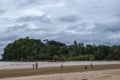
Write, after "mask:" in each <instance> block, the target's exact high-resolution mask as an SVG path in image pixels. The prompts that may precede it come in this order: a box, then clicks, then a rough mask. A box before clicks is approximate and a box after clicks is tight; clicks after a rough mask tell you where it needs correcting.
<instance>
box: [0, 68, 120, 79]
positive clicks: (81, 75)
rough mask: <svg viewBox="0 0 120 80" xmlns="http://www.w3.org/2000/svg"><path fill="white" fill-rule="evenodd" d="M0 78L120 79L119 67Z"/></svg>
mask: <svg viewBox="0 0 120 80" xmlns="http://www.w3.org/2000/svg"><path fill="white" fill-rule="evenodd" d="M0 80H120V69H112V70H100V71H87V72H72V73H62V74H45V75H37V76H25V77H15V78H5V79H0Z"/></svg>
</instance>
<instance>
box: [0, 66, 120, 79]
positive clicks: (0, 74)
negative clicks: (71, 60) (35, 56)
mask: <svg viewBox="0 0 120 80" xmlns="http://www.w3.org/2000/svg"><path fill="white" fill-rule="evenodd" d="M85 66H86V67H87V69H85ZM111 69H120V64H106V65H105V64H103V65H93V71H98V70H111ZM86 71H92V68H91V66H90V65H79V66H64V67H63V69H61V67H60V66H59V67H41V68H38V69H36V70H34V69H32V68H22V69H0V79H2V78H10V77H22V76H33V75H45V74H56V73H71V72H86Z"/></svg>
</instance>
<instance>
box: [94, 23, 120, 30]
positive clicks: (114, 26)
mask: <svg viewBox="0 0 120 80" xmlns="http://www.w3.org/2000/svg"><path fill="white" fill-rule="evenodd" d="M94 30H95V31H100V32H119V31H120V23H119V22H116V23H96V24H95V28H94Z"/></svg>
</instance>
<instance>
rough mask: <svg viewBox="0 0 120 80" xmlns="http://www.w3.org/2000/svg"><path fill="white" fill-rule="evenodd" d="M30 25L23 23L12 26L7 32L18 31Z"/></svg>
mask: <svg viewBox="0 0 120 80" xmlns="http://www.w3.org/2000/svg"><path fill="white" fill-rule="evenodd" d="M27 27H28V25H27V24H22V25H18V24H17V25H14V26H10V27H8V28H7V32H16V31H18V30H24V29H26V28H27Z"/></svg>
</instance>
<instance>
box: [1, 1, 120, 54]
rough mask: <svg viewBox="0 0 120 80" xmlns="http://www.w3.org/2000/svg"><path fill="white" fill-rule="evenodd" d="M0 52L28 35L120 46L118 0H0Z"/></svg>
mask: <svg viewBox="0 0 120 80" xmlns="http://www.w3.org/2000/svg"><path fill="white" fill-rule="evenodd" d="M0 33H1V36H0V53H3V49H4V47H5V46H6V45H7V44H8V43H11V42H13V41H14V40H16V39H19V38H24V37H27V36H28V37H30V38H35V39H36V38H37V39H42V40H44V39H49V40H57V41H61V42H64V43H67V44H70V43H72V42H73V41H74V40H76V41H77V42H83V43H90V44H94V43H95V44H105V45H114V44H117V45H119V44H120V43H119V41H120V0H0Z"/></svg>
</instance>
